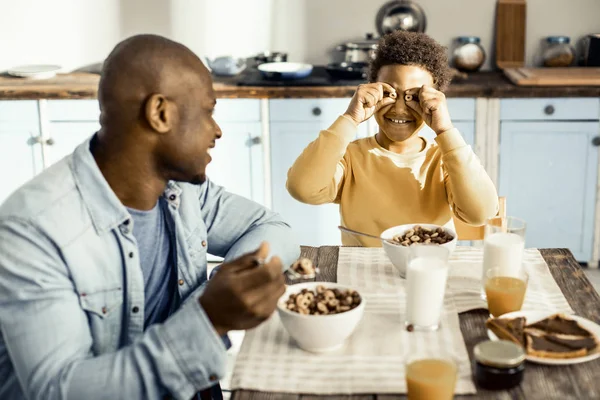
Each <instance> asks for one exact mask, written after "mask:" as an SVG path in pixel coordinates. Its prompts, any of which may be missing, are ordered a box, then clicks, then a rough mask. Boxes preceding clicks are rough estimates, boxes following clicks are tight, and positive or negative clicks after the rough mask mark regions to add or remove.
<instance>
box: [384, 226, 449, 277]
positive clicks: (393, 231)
mask: <svg viewBox="0 0 600 400" xmlns="http://www.w3.org/2000/svg"><path fill="white" fill-rule="evenodd" d="M456 236H457V235H456V232H455V231H454V230H452V229H450V228H448V227H445V226H440V225H434V224H406V225H398V226H393V227H391V228H389V229H386V230H385V231H383V232H382V233H381V243H382V245H383V250H384V251H385V253H386V254H387V256H388V258H389V259H390V261H391V262H392V264H393V265H394V267H396V269H397V270H398V272H400V276H401V277H403V278H404V277H405V276H406V264H407V262H408V253H409V250H408V249H409V247H410V246H412V245H414V244H432V245H439V246H443V247H446V248H447V249H448V250H449V251H450V254H452V252H453V251H454V249H455V248H456V242H457V239H456Z"/></svg>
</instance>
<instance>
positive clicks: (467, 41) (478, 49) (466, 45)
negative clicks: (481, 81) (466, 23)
mask: <svg viewBox="0 0 600 400" xmlns="http://www.w3.org/2000/svg"><path fill="white" fill-rule="evenodd" d="M456 43H457V46H456V47H455V49H454V53H453V64H454V68H456V69H457V70H459V71H462V72H475V71H477V70H479V68H481V66H482V65H483V63H484V62H485V50H484V49H483V47H482V46H481V39H479V38H478V37H477V36H460V37H458V38H457V39H456Z"/></svg>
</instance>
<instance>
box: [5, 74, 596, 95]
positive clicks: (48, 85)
mask: <svg viewBox="0 0 600 400" xmlns="http://www.w3.org/2000/svg"><path fill="white" fill-rule="evenodd" d="M98 80H99V75H97V74H90V73H81V72H79V73H71V74H59V75H57V76H56V77H54V78H52V79H44V80H27V79H21V78H13V77H10V76H6V75H0V100H24V99H33V100H35V99H95V98H96V97H97V93H98V91H97V89H98ZM214 88H215V91H216V93H217V97H218V98H315V97H322V98H332V97H351V96H352V94H353V93H354V90H355V87H354V86H314V87H309V86H288V87H264V86H260V87H258V86H256V87H255V86H238V85H236V84H235V80H234V79H220V78H215V84H214ZM446 95H447V96H448V97H493V98H508V97H517V98H528V97H600V86H589V87H583V86H578V87H574V86H558V87H522V86H516V85H514V84H512V83H511V82H510V81H509V80H508V79H507V78H506V77H504V75H503V74H502V73H501V72H479V73H476V74H471V75H469V77H468V79H466V80H457V81H455V82H454V83H452V84H451V85H450V88H449V89H448V91H447V92H446Z"/></svg>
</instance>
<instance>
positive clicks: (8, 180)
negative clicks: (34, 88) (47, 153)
mask: <svg viewBox="0 0 600 400" xmlns="http://www.w3.org/2000/svg"><path fill="white" fill-rule="evenodd" d="M40 141H41V139H40V138H39V120H38V107H37V102H36V101H34V100H3V101H0V203H2V202H4V200H6V198H7V197H8V196H9V195H10V194H11V193H12V192H14V191H15V190H16V189H18V188H19V187H20V186H21V185H23V184H24V183H26V182H27V181H28V180H30V179H31V178H33V176H34V175H35V174H36V173H38V172H40V171H41V170H42V168H43V166H42V151H41V145H40V144H39V143H40Z"/></svg>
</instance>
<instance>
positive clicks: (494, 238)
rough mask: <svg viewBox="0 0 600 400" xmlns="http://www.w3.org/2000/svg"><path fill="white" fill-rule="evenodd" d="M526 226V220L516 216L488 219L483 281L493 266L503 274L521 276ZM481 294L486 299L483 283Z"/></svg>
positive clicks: (484, 242)
mask: <svg viewBox="0 0 600 400" xmlns="http://www.w3.org/2000/svg"><path fill="white" fill-rule="evenodd" d="M526 227H527V225H526V224H525V221H523V220H522V219H519V218H515V217H494V218H490V219H488V221H487V223H486V224H485V232H484V239H483V271H482V276H481V281H482V283H483V282H484V281H485V277H486V275H487V272H488V271H489V270H490V269H493V268H494V269H498V270H499V271H501V272H502V274H503V276H508V277H511V276H512V277H518V276H519V273H520V272H521V268H522V266H523V252H524V250H525V230H526ZM481 295H482V297H483V299H484V300H485V299H486V296H485V289H484V287H483V285H482V290H481Z"/></svg>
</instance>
